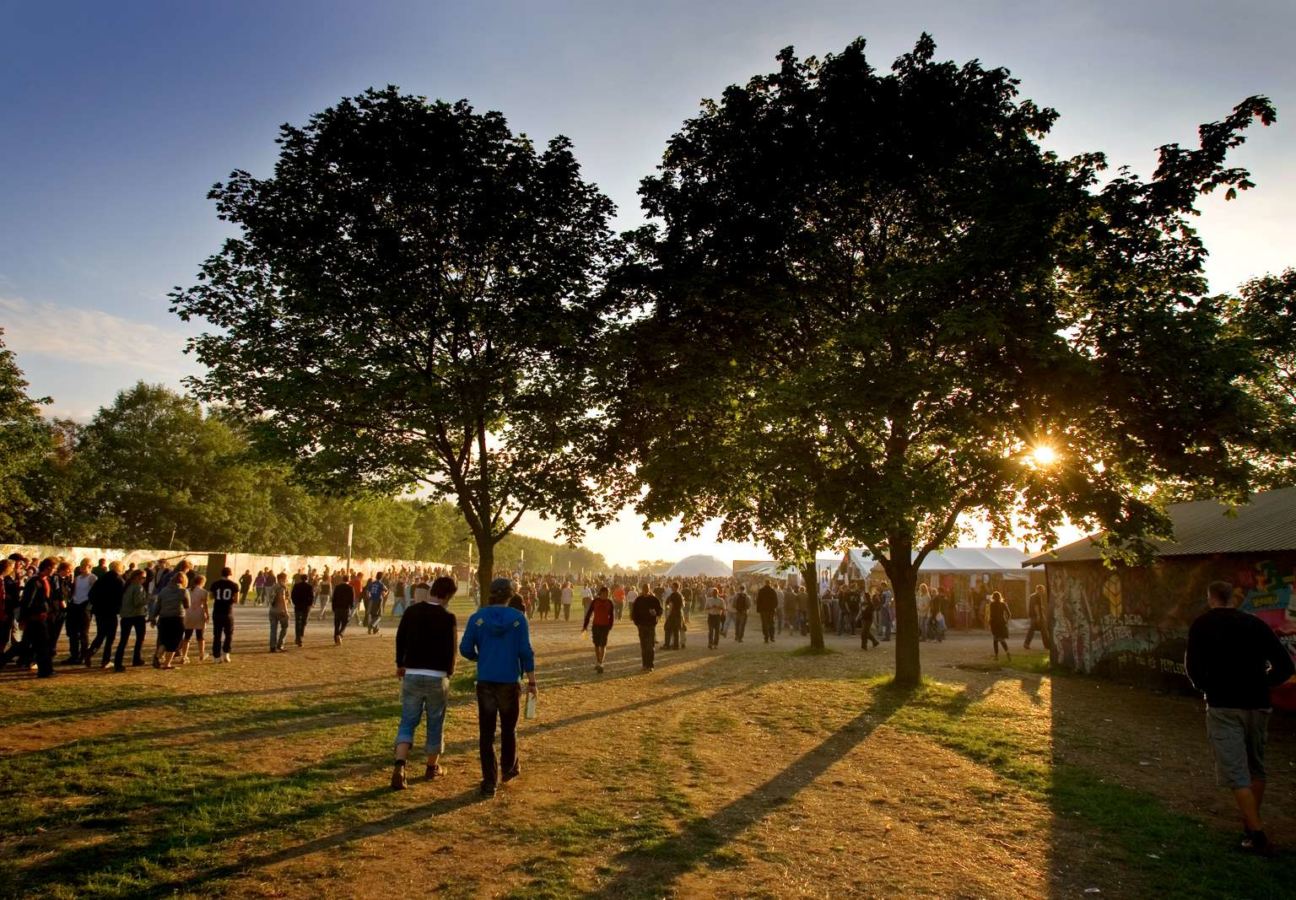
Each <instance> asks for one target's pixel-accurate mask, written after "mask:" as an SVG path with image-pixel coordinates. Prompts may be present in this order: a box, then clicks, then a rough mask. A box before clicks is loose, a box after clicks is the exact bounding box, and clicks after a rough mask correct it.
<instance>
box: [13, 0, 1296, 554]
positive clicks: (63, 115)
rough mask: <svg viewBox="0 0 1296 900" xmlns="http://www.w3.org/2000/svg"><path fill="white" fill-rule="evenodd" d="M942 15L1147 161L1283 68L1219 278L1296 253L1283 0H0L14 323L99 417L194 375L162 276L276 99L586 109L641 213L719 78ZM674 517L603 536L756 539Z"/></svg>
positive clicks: (605, 174)
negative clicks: (378, 93)
mask: <svg viewBox="0 0 1296 900" xmlns="http://www.w3.org/2000/svg"><path fill="white" fill-rule="evenodd" d="M924 30H926V31H929V32H931V33H932V34H933V35H934V36H935V38H936V41H937V44H938V49H939V53H940V54H941V55H942V56H946V57H949V58H953V59H956V60H960V61H962V60H966V59H968V58H973V57H976V58H979V59H981V60H982V61H983V62H985V63H986V64H989V65H1002V66H1006V67H1008V68H1009V69H1011V70H1012V71H1013V72H1014V74H1016V75H1017V76H1018V77H1019V78H1020V79H1021V80H1022V91H1023V94H1024V95H1026V96H1029V97H1032V98H1034V99H1035V100H1036V101H1038V102H1040V103H1042V104H1046V105H1050V106H1053V107H1055V108H1057V109H1058V110H1059V111H1060V112H1061V114H1062V117H1061V120H1060V122H1059V124H1058V127H1057V129H1056V131H1055V134H1054V136H1053V139H1052V141H1051V144H1052V146H1054V147H1055V148H1056V149H1058V150H1059V151H1061V152H1063V153H1070V152H1077V151H1080V150H1103V151H1105V152H1107V153H1108V154H1109V156H1110V158H1111V159H1112V161H1113V162H1114V163H1128V164H1130V165H1132V166H1133V167H1135V168H1136V169H1137V170H1140V171H1143V172H1147V171H1148V170H1149V169H1150V167H1151V165H1152V164H1153V162H1154V150H1155V147H1156V146H1157V145H1159V144H1161V143H1165V142H1167V141H1180V142H1184V143H1187V142H1191V141H1192V140H1193V138H1194V129H1195V127H1196V125H1197V124H1198V123H1200V122H1203V121H1208V120H1213V119H1218V118H1219V117H1221V116H1223V115H1225V114H1226V113H1227V112H1228V111H1229V109H1231V107H1232V105H1233V104H1234V103H1236V102H1237V101H1238V100H1240V99H1242V98H1243V97H1245V96H1247V95H1249V94H1252V93H1265V94H1268V95H1269V96H1270V97H1271V98H1272V99H1273V100H1274V101H1275V103H1276V104H1277V105H1278V108H1279V122H1278V124H1277V125H1276V126H1275V127H1273V128H1270V129H1266V130H1264V131H1255V132H1253V133H1252V135H1251V140H1250V141H1249V143H1248V144H1247V146H1246V147H1245V148H1244V149H1243V151H1242V152H1240V153H1238V154H1237V155H1236V161H1237V163H1238V164H1241V165H1245V166H1248V167H1249V168H1251V169H1252V171H1253V174H1254V177H1255V180H1256V181H1257V183H1258V188H1257V189H1256V190H1255V191H1253V192H1250V193H1249V194H1245V195H1243V197H1242V198H1241V199H1240V200H1238V201H1236V202H1234V203H1231V204H1227V205H1226V204H1225V203H1224V202H1223V201H1222V199H1211V200H1210V201H1208V202H1207V203H1206V204H1204V207H1203V209H1204V212H1205V214H1204V215H1203V217H1202V219H1201V220H1200V227H1201V231H1202V234H1203V236H1204V237H1205V239H1206V241H1207V244H1208V246H1209V247H1210V248H1211V250H1212V254H1213V256H1212V262H1211V265H1210V270H1209V274H1210V276H1211V279H1212V285H1213V287H1215V288H1216V289H1220V290H1225V289H1231V288H1233V287H1234V286H1236V284H1237V283H1238V282H1239V281H1241V280H1243V279H1245V278H1246V277H1249V276H1251V275H1255V274H1260V273H1263V272H1266V271H1275V270H1279V269H1281V268H1284V267H1287V266H1290V265H1294V264H1296V253H1293V251H1292V249H1291V248H1292V247H1294V246H1296V225H1293V212H1292V211H1293V210H1296V137H1294V136H1296V124H1294V123H1296V66H1293V65H1292V63H1291V48H1292V47H1293V46H1296V3H1292V2H1291V0H1235V2H1230V3H1220V2H1202V0H1178V2H1161V0H1155V2H1140V0H1125V2H1119V3H1112V2H1105V0H1104V2H1076V0H1072V2H1065V3H1058V2H1050V0H1035V2H1029V3H1027V2H977V3H968V2H956V0H949V2H920V0H913V2H907V3H903V4H900V3H890V4H881V3H870V2H849V3H848V2H813V0H802V2H795V3H793V2H787V3H775V2H766V0H749V2H743V3H721V2H709V3H703V2H692V3H684V2H656V3H649V2H616V0H604V2H556V0H550V2H488V0H479V2H471V3H465V2H460V3H439V2H430V0H428V2H380V0H368V2H351V3H343V2H314V3H304V2H289V0H262V2H259V3H248V2H235V0H227V2H219V3H215V2H212V3H198V2H183V0H171V2H130V0H114V2H112V3H103V2H83V3H66V2H54V0H42V2H35V0H27V2H16V0H0V111H2V115H0V326H3V327H4V328H5V330H6V335H5V340H6V342H7V343H8V345H9V346H10V347H11V348H13V349H14V350H15V351H17V353H18V354H19V360H20V363H21V364H22V366H23V367H24V368H25V369H26V371H27V374H28V376H29V379H30V380H31V382H32V386H33V389H34V390H35V391H36V392H37V393H40V394H49V395H52V396H53V397H54V400H55V403H54V405H53V407H52V409H53V410H54V411H56V412H59V413H61V414H69V415H73V416H76V417H78V418H88V417H89V416H90V415H92V414H93V412H94V410H95V409H96V408H97V407H98V406H99V405H101V404H103V403H107V402H110V401H111V400H112V397H113V396H114V394H115V393H116V391H118V390H120V389H122V388H124V387H126V386H128V385H129V384H131V383H133V382H134V381H135V380H137V379H139V378H147V379H149V380H151V381H166V382H170V383H175V382H177V381H178V379H179V378H180V377H181V376H182V375H183V374H185V373H186V372H188V371H192V370H193V367H194V364H193V363H192V362H191V361H189V360H187V359H186V358H184V357H183V355H182V354H181V353H180V347H181V345H182V343H183V338H184V331H183V329H182V327H181V324H180V323H179V322H177V321H175V320H174V319H173V317H171V316H170V314H169V313H168V312H167V302H166V299H165V295H166V292H167V291H168V290H169V289H170V288H171V287H172V286H174V285H177V284H185V283H188V282H189V281H190V280H191V279H192V278H193V275H194V273H195V272H196V270H197V266H198V263H199V262H200V261H201V260H202V259H203V258H204V257H205V256H206V255H208V254H209V253H211V252H212V251H214V250H215V249H216V247H217V246H218V243H219V241H220V240H221V238H222V236H223V234H224V231H223V228H222V225H221V223H219V222H218V221H217V220H216V217H215V214H214V210H213V208H212V206H211V204H210V202H209V201H207V200H206V199H205V195H206V192H207V190H208V188H209V187H210V186H211V184H212V183H213V182H215V181H217V180H219V179H221V178H223V177H224V176H225V175H226V174H228V172H229V171H230V170H231V169H233V168H245V169H249V170H251V171H252V172H254V173H265V172H267V171H268V170H269V168H270V167H271V165H272V164H273V160H274V155H275V146H274V143H273V140H274V137H275V133H276V129H277V127H278V126H279V125H280V124H281V123H283V122H285V121H291V122H296V123H299V122H302V121H303V120H304V119H306V118H307V117H308V116H309V115H310V114H311V113H313V112H316V111H318V110H320V109H323V108H324V107H326V106H328V105H331V104H332V103H334V102H335V101H336V100H337V99H338V98H340V97H342V96H345V95H353V94H356V93H358V92H360V91H361V90H363V89H364V88H366V87H369V86H371V85H385V84H388V83H392V84H397V85H399V86H401V87H402V88H403V89H405V90H407V91H410V92H412V93H418V94H424V95H427V96H429V97H437V98H444V99H458V98H461V97H467V98H468V99H469V100H470V101H471V102H472V103H473V104H474V105H475V106H477V107H478V108H479V109H487V108H490V109H499V110H501V111H502V112H503V113H504V114H505V115H506V116H507V117H508V118H509V120H510V122H511V123H512V125H513V127H514V128H515V129H517V130H520V131H525V132H527V133H528V134H530V135H532V136H533V137H535V138H537V139H541V140H544V139H548V138H549V137H551V136H552V135H554V134H557V133H562V134H566V135H568V136H569V137H571V138H572V140H573V141H574V143H575V146H576V151H577V154H578V156H579V158H580V159H581V161H582V163H583V165H584V169H585V172H586V175H587V176H588V177H589V178H591V179H592V180H594V181H596V182H597V183H598V184H600V185H601V186H602V188H603V189H604V190H605V191H606V192H607V193H608V194H609V195H610V196H611V197H612V199H613V200H614V201H615V202H616V203H617V205H618V207H619V209H620V224H621V225H623V226H630V225H633V224H635V223H636V222H637V221H638V203H637V198H636V196H635V189H636V186H637V184H638V181H639V179H640V178H641V177H643V176H644V175H645V174H648V173H649V172H651V171H652V169H653V166H654V165H655V164H656V161H657V160H658V158H659V157H660V153H661V149H662V147H663V144H664V142H665V140H666V138H667V137H668V136H669V135H670V134H671V133H672V132H674V131H675V130H676V129H677V128H678V127H679V125H680V123H681V122H682V121H683V120H684V119H685V118H686V117H688V116H689V115H691V114H692V113H693V112H694V111H695V110H696V108H697V104H698V101H699V100H700V99H701V98H703V97H708V96H717V95H718V94H719V93H720V92H721V91H722V90H723V88H724V87H725V86H726V85H727V84H729V83H732V82H735V81H743V80H745V79H746V78H747V77H748V76H750V75H752V74H754V73H757V72H764V71H768V70H769V69H770V68H771V67H772V66H773V57H774V55H775V53H776V52H777V51H778V50H779V49H780V48H781V47H784V46H786V45H788V44H793V45H795V46H796V47H797V49H798V51H799V52H801V53H802V54H811V53H824V52H829V51H833V50H839V49H840V48H841V47H843V46H844V45H845V44H846V43H847V41H849V40H850V39H852V38H853V37H855V36H857V35H863V36H865V37H866V38H867V39H868V41H869V51H870V55H871V56H872V58H873V59H874V61H875V63H876V64H878V65H879V66H881V65H885V64H889V62H890V61H891V60H892V59H893V58H894V57H895V56H896V55H898V54H899V53H901V52H903V51H904V50H906V49H908V48H909V47H910V46H912V44H913V42H914V40H915V39H916V37H917V36H918V34H919V33H920V32H921V31H924ZM531 524H532V526H533V530H535V531H537V533H539V532H542V531H543V526H537V525H535V523H531ZM671 534H672V532H671V530H670V529H665V530H664V531H662V532H661V534H659V536H658V537H657V538H656V539H655V540H653V541H648V540H646V539H644V538H643V537H642V536H640V534H639V528H638V525H637V523H635V522H633V521H630V520H627V521H626V522H623V523H621V524H619V525H616V526H613V527H612V528H610V529H608V530H606V532H605V533H603V534H600V535H597V536H594V538H592V540H591V545H592V546H595V548H596V549H600V550H604V551H605V552H608V553H609V556H612V557H615V558H616V559H619V560H635V559H640V558H645V557H653V558H655V557H657V556H669V557H674V556H678V555H679V554H680V553H681V551H682V550H683V549H700V550H703V551H707V550H711V549H717V550H718V552H720V553H721V555H723V556H726V557H729V556H732V555H734V554H735V553H737V554H738V555H747V554H749V553H750V552H752V550H751V548H729V547H720V548H717V547H716V546H715V545H714V544H713V542H711V541H707V540H701V541H698V542H695V543H693V544H691V545H690V546H689V547H688V548H681V547H679V546H677V545H674V544H671V543H669V538H670V537H671Z"/></svg>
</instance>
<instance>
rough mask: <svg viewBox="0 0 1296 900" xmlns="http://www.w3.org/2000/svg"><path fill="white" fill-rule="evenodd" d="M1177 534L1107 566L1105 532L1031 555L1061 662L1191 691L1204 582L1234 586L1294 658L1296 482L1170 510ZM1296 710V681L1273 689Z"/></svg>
mask: <svg viewBox="0 0 1296 900" xmlns="http://www.w3.org/2000/svg"><path fill="white" fill-rule="evenodd" d="M1166 512H1167V514H1168V515H1169V517H1170V521H1171V523H1172V525H1173V527H1174V538H1173V539H1172V540H1166V541H1154V542H1153V548H1154V557H1153V559H1152V561H1151V562H1150V563H1148V564H1147V565H1141V566H1129V565H1123V564H1119V563H1108V562H1105V561H1104V560H1103V556H1102V552H1101V550H1100V541H1101V537H1102V536H1101V535H1096V536H1093V537H1089V538H1084V539H1082V540H1079V541H1076V542H1075V543H1073V544H1068V545H1067V546H1065V547H1061V548H1059V549H1057V550H1054V551H1052V552H1049V553H1045V554H1041V555H1039V556H1036V557H1034V558H1032V559H1029V560H1027V561H1026V562H1025V565H1027V566H1033V567H1040V566H1042V567H1043V568H1044V570H1045V572H1046V574H1047V580H1048V594H1049V602H1048V607H1047V615H1046V623H1045V624H1046V627H1047V630H1048V634H1049V636H1050V637H1051V638H1052V642H1051V644H1052V649H1051V655H1052V659H1053V663H1054V664H1055V665H1058V666H1062V667H1064V668H1067V669H1070V670H1072V671H1074V672H1082V673H1087V674H1095V675H1103V676H1107V677H1112V678H1118V679H1121V680H1124V681H1134V682H1140V683H1145V684H1150V685H1152V686H1154V687H1158V688H1162V689H1168V690H1187V689H1188V688H1189V685H1188V682H1187V677H1186V675H1185V674H1184V649H1185V646H1186V644H1187V637H1188V626H1189V625H1191V624H1192V622H1193V620H1194V619H1196V618H1197V617H1198V616H1199V615H1201V614H1202V613H1203V612H1205V611H1206V586H1207V585H1208V584H1210V583H1211V582H1212V581H1227V582H1229V583H1231V584H1232V585H1233V603H1234V605H1235V606H1236V607H1237V608H1239V609H1241V610H1243V611H1245V612H1248V613H1251V614H1252V615H1254V616H1256V617H1257V618H1259V619H1261V620H1262V621H1264V622H1265V623H1266V624H1267V625H1269V627H1271V628H1272V629H1273V630H1274V632H1275V633H1277V635H1278V639H1279V640H1280V641H1281V642H1282V643H1283V645H1284V646H1285V647H1286V648H1287V650H1288V652H1290V653H1292V655H1293V657H1294V658H1296V592H1293V583H1294V582H1296V487H1292V488H1283V489H1280V490H1275V491H1266V492H1264V493H1260V494H1256V495H1254V496H1253V497H1252V498H1251V501H1250V502H1249V503H1247V504H1246V505H1244V506H1241V507H1237V508H1231V507H1227V506H1225V505H1224V504H1222V503H1219V502H1218V501H1215V500H1202V501H1197V502H1193V503H1176V504H1173V505H1171V506H1170V507H1169V508H1168V509H1167V510H1166ZM1273 700H1274V705H1275V706H1279V707H1282V708H1285V709H1296V684H1293V683H1288V684H1286V685H1283V686H1282V687H1280V688H1278V689H1277V690H1275V691H1274V697H1273Z"/></svg>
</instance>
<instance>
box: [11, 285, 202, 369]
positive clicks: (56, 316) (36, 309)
mask: <svg viewBox="0 0 1296 900" xmlns="http://www.w3.org/2000/svg"><path fill="white" fill-rule="evenodd" d="M0 325H3V326H4V330H5V333H4V342H5V344H6V346H8V347H9V349H10V350H13V351H14V352H15V353H17V354H18V355H19V357H20V358H23V357H34V356H40V357H48V358H54V359H59V360H63V361H65V362H75V363H76V364H78V365H82V366H91V367H95V368H106V369H113V370H116V371H122V370H126V371H128V372H133V373H138V375H139V377H143V378H148V377H152V378H162V379H165V380H167V381H171V382H178V381H179V380H180V379H181V378H183V377H184V376H185V375H189V374H192V373H194V372H195V371H197V368H198V367H197V365H196V363H195V362H194V360H193V358H192V357H188V356H185V353H184V345H185V338H186V333H185V332H184V331H182V330H181V329H179V328H164V327H162V326H159V325H155V324H152V323H149V322H138V321H134V320H131V319H127V318H124V317H122V316H118V315H114V314H112V313H109V312H104V311H103V310H99V309H84V308H81V307H74V306H63V305H60V304H57V303H49V302H33V301H30V300H26V299H24V298H21V297H0Z"/></svg>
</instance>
